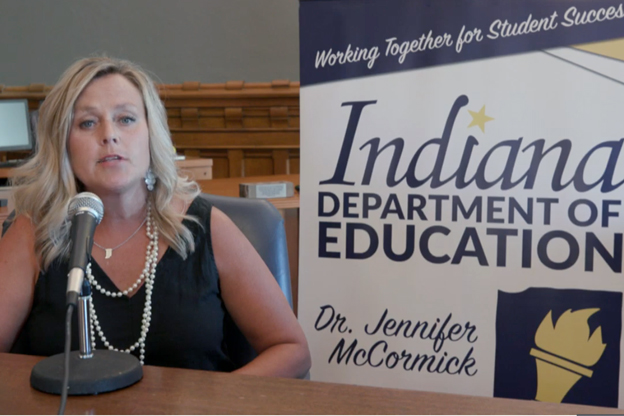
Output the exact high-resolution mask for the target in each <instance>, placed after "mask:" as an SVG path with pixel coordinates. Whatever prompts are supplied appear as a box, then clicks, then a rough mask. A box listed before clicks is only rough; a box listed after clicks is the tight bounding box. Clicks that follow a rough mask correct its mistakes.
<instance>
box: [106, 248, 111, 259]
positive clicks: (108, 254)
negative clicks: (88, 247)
mask: <svg viewBox="0 0 624 416" xmlns="http://www.w3.org/2000/svg"><path fill="white" fill-rule="evenodd" d="M104 250H105V251H106V255H105V256H104V259H106V260H108V259H110V258H111V257H112V256H113V249H112V248H105V249H104Z"/></svg>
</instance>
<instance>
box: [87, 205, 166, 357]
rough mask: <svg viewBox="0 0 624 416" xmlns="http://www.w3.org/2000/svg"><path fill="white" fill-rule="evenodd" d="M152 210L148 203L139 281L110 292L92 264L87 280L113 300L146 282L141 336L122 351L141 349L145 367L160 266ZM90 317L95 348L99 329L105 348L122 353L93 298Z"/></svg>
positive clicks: (140, 355) (128, 351)
mask: <svg viewBox="0 0 624 416" xmlns="http://www.w3.org/2000/svg"><path fill="white" fill-rule="evenodd" d="M151 208H152V207H151V204H149V203H148V205H147V230H146V234H147V237H148V238H149V239H150V242H149V244H148V245H147V253H146V254H145V268H144V269H143V272H142V273H141V276H139V278H138V280H137V281H136V282H134V284H133V285H132V286H130V287H129V288H128V289H126V290H124V291H123V292H110V291H108V290H106V289H104V288H103V287H101V286H100V284H99V283H98V282H97V280H95V277H93V274H92V273H91V263H89V264H88V265H87V270H86V275H87V279H88V280H89V282H90V283H91V285H92V286H93V287H95V289H96V290H98V291H99V292H100V293H102V294H103V295H105V296H108V297H112V298H115V297H118V298H120V297H122V296H124V295H128V294H129V293H131V292H132V291H134V290H135V289H136V288H138V287H139V285H140V284H141V282H142V281H143V280H145V289H146V291H145V307H144V308H143V319H142V320H141V335H140V336H139V339H138V340H137V341H136V342H135V343H134V344H132V345H131V346H130V347H128V348H126V349H125V350H123V349H122V350H121V351H122V352H126V353H128V354H129V353H130V352H132V351H134V350H135V349H137V348H139V361H140V362H141V365H143V364H144V361H145V339H146V338H147V333H148V331H149V327H150V323H151V321H152V290H153V288H154V280H155V278H156V265H157V264H158V229H156V228H155V229H154V232H153V233H152V232H151V229H152V223H153V221H152V210H151ZM89 317H90V318H91V319H90V320H91V341H92V344H93V347H94V348H95V339H96V338H95V331H96V329H97V334H98V335H99V337H100V339H101V340H102V342H103V343H104V346H105V347H107V348H108V349H109V350H113V351H120V349H119V348H115V347H114V346H112V345H111V344H110V343H109V342H108V340H107V339H106V336H104V331H103V330H102V327H101V326H100V322H99V320H98V317H97V313H96V312H95V304H94V303H93V297H91V301H90V302H89Z"/></svg>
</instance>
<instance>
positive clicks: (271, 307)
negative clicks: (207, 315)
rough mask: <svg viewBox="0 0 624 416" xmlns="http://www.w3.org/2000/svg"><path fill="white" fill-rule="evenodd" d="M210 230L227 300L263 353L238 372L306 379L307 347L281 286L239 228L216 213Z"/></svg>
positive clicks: (236, 320) (236, 316) (251, 339)
mask: <svg viewBox="0 0 624 416" xmlns="http://www.w3.org/2000/svg"><path fill="white" fill-rule="evenodd" d="M210 228H211V233H212V247H213V251H214V257H215V262H216V264H217V269H218V271H219V279H220V282H221V293H222V297H223V301H224V302H225V306H226V308H227V310H228V312H229V313H230V315H231V316H232V318H233V319H234V322H235V323H236V325H237V326H238V327H239V328H240V330H241V331H242V333H243V334H244V335H245V337H246V338H247V339H248V340H249V342H250V343H251V345H252V346H253V347H254V349H255V350H256V351H257V352H258V357H257V358H256V359H254V360H253V361H252V362H250V363H249V364H247V365H245V366H244V367H242V368H240V369H238V370H237V371H236V372H238V373H243V374H255V375H270V376H279V377H303V376H305V375H306V373H307V372H308V370H309V369H310V351H309V349H308V343H307V341H306V338H305V335H304V334H303V330H302V329H301V326H300V325H299V322H297V318H296V317H295V315H294V313H293V311H292V309H291V308H290V305H289V304H288V301H287V300H286V298H285V297H284V294H283V293H282V291H281V289H280V287H279V285H278V284H277V281H276V280H275V278H274V277H273V275H272V274H271V272H270V271H269V269H268V267H267V266H266V264H265V263H264V261H263V260H262V258H261V257H260V255H259V254H258V253H257V252H256V250H255V249H254V248H253V246H252V245H251V243H250V242H249V241H248V240H247V238H246V237H245V236H244V235H243V233H242V232H241V231H240V230H239V229H238V227H236V225H234V223H233V222H232V221H231V220H230V219H229V218H228V217H227V216H226V215H225V214H224V213H223V212H221V211H219V210H218V209H216V208H213V209H212V215H211V219H210Z"/></svg>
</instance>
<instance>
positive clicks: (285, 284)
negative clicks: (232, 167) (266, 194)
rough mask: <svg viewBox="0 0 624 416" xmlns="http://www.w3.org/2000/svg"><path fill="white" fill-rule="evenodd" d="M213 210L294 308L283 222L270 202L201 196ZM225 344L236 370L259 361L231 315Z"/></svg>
mask: <svg viewBox="0 0 624 416" xmlns="http://www.w3.org/2000/svg"><path fill="white" fill-rule="evenodd" d="M202 197H203V198H206V199H207V200H208V201H210V202H211V203H212V205H213V206H215V207H217V208H218V209H219V210H221V211H223V212H224V213H225V214H226V215H227V216H228V217H229V218H230V219H231V220H232V222H234V224H236V226H237V227H238V228H239V229H240V230H241V231H242V232H243V234H244V235H245V236H246V237H247V239H248V240H249V241H250V242H251V244H252V245H253V247H254V248H255V249H256V251H257V252H258V254H260V257H262V259H263V260H264V262H265V263H266V265H267V266H268V267H269V270H271V273H273V276H275V279H276V280H277V283H278V284H279V286H280V288H281V289H282V292H283V293H284V296H285V297H286V299H287V300H288V303H289V304H290V307H291V308H292V291H291V286H290V267H289V263H288V246H287V243H286V231H285V230H284V219H283V218H282V216H281V215H280V213H279V211H278V210H277V209H276V208H275V207H274V206H273V205H272V204H271V203H270V202H268V201H265V200H261V199H246V198H234V197H227V196H218V195H210V194H202ZM224 332H225V344H226V346H227V348H228V354H229V356H230V358H231V359H232V361H233V362H234V364H235V365H236V366H237V367H240V366H243V365H245V364H247V363H248V362H249V361H251V360H253V359H254V358H255V357H256V355H257V354H256V352H255V351H254V349H253V348H252V347H251V345H250V344H249V343H248V342H247V340H246V339H245V337H244V336H243V334H242V333H241V332H240V330H239V329H238V328H237V327H236V324H234V322H233V321H232V319H231V317H230V316H229V315H227V316H226V320H225V328H224Z"/></svg>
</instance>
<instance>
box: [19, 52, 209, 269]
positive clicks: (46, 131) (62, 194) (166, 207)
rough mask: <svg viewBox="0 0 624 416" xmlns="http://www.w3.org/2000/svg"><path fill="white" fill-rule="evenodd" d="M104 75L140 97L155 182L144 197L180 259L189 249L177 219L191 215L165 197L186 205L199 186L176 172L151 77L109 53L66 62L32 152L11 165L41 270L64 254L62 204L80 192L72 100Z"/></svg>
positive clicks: (66, 232) (47, 103)
mask: <svg viewBox="0 0 624 416" xmlns="http://www.w3.org/2000/svg"><path fill="white" fill-rule="evenodd" d="M109 74H120V75H123V76H124V77H126V79H128V81H130V82H131V83H132V84H133V85H134V86H135V87H136V88H137V89H138V90H139V91H140V92H141V95H142V96H143V103H144V106H145V113H146V116H147V125H148V129H149V152H150V161H151V162H150V163H151V165H150V166H151V168H152V171H153V173H154V175H155V176H156V185H155V186H154V190H153V191H152V192H149V197H148V198H149V199H150V201H151V203H152V207H153V209H152V215H153V218H154V222H155V223H156V225H157V226H158V229H159V232H160V235H161V236H162V237H163V238H165V240H166V241H167V243H168V244H169V245H170V246H171V247H173V248H174V249H175V251H176V252H178V254H180V256H182V258H186V256H187V254H188V253H189V252H192V251H194V250H195V245H194V240H193V236H192V233H191V232H190V231H189V229H188V228H187V227H186V226H184V225H183V224H182V219H190V220H195V219H194V218H193V217H191V216H187V215H185V213H181V212H178V211H176V209H174V207H173V206H172V204H171V201H172V200H173V199H174V198H179V199H181V200H182V201H183V202H185V205H186V206H188V204H190V202H191V201H192V200H193V199H194V198H195V197H196V196H197V195H198V194H199V193H200V190H199V187H198V185H197V183H196V182H194V181H190V180H188V178H187V177H183V176H180V174H179V171H178V169H177V167H176V165H175V160H174V154H173V144H172V141H171V134H170V132H169V127H168V125H167V116H166V112H165V107H164V106H163V103H162V101H161V100H160V97H159V95H158V91H157V90H156V87H155V85H154V82H153V81H152V79H151V78H150V76H149V75H147V73H146V72H145V71H144V70H143V69H141V68H140V67H139V66H138V65H136V64H134V63H132V62H129V61H126V60H120V59H113V58H109V57H94V58H85V59H81V60H79V61H77V62H75V63H74V64H73V65H71V66H70V67H69V68H68V69H67V70H66V71H65V72H64V73H63V75H62V76H61V78H60V79H59V81H58V83H57V84H56V85H55V86H54V88H53V89H52V91H50V93H49V94H48V95H47V96H46V98H45V100H44V102H43V103H42V105H41V107H40V109H39V120H38V124H37V150H36V152H35V155H34V156H33V157H32V158H31V159H30V160H29V161H28V162H27V163H25V164H24V165H23V166H21V167H20V168H17V169H16V170H15V173H14V175H13V179H12V186H14V187H15V189H14V192H13V197H14V200H15V211H16V215H26V216H28V217H29V218H30V219H31V221H32V223H33V225H34V227H35V253H36V254H37V257H38V259H39V265H40V267H41V269H42V270H46V269H47V268H48V266H49V265H50V264H51V263H52V262H53V261H54V260H55V259H56V258H58V257H63V258H67V257H68V255H69V247H70V241H69V231H70V226H71V223H70V222H69V220H68V218H67V206H68V203H69V200H70V199H71V198H72V197H73V196H75V195H76V194H77V193H79V192H81V191H82V189H81V187H82V185H81V184H80V182H79V181H78V180H77V178H76V177H75V176H74V173H73V171H72V168H71V165H70V161H69V155H68V152H67V140H68V137H69V132H70V128H71V126H72V123H73V118H74V104H75V102H76V100H77V99H78V97H79V96H80V94H81V93H82V91H83V90H84V89H85V88H86V87H87V85H89V84H90V83H91V82H92V81H93V80H94V79H96V78H99V77H103V76H106V75H109ZM105 215H106V214H105Z"/></svg>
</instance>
